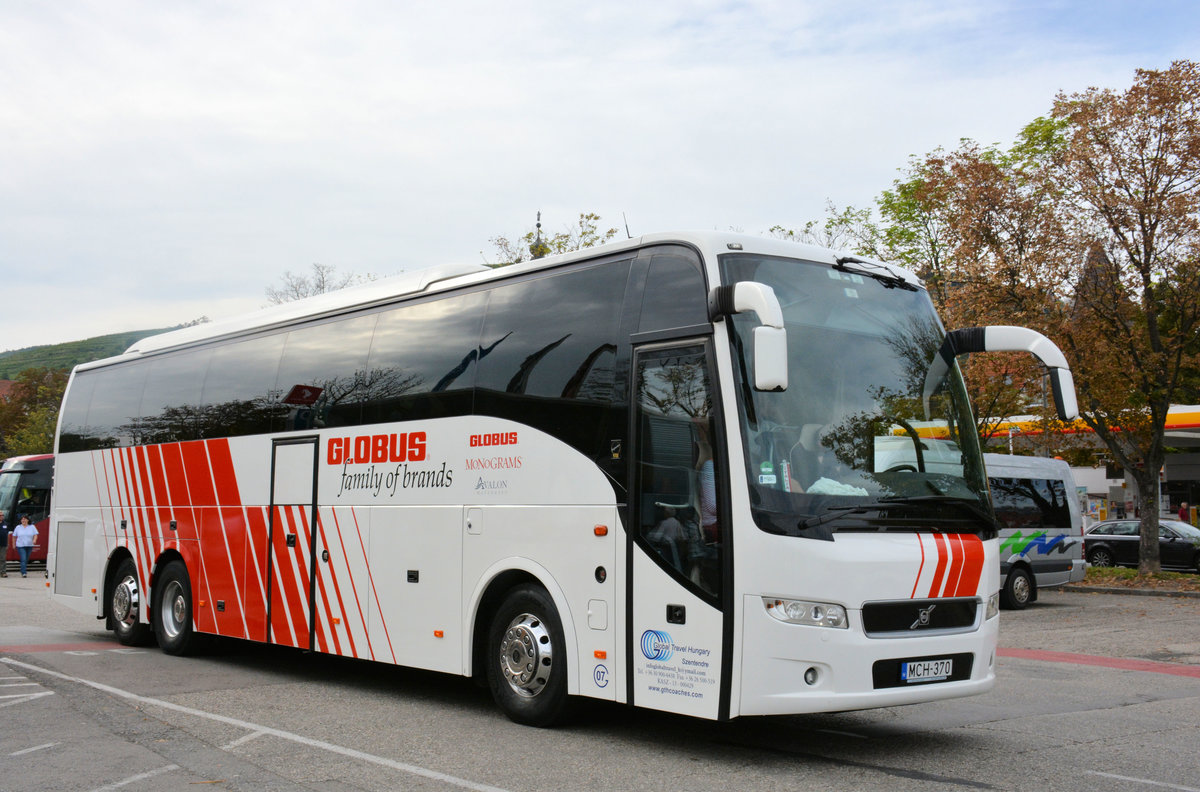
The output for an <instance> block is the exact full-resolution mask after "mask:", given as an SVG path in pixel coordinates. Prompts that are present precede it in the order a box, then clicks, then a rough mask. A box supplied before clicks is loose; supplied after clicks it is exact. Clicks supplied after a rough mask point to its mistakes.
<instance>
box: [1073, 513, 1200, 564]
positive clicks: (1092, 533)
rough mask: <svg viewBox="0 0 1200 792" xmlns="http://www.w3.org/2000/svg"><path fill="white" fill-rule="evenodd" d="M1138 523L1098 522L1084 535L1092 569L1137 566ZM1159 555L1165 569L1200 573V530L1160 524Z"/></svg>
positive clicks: (1173, 522) (1168, 522) (1181, 524)
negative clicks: (1093, 567)
mask: <svg viewBox="0 0 1200 792" xmlns="http://www.w3.org/2000/svg"><path fill="white" fill-rule="evenodd" d="M1140 539H1141V537H1140V536H1139V535H1138V521H1137V520H1109V521H1107V522H1102V523H1096V524H1095V525H1093V526H1092V527H1091V528H1090V529H1088V532H1087V533H1086V534H1084V536H1083V552H1084V557H1085V558H1087V560H1088V563H1089V564H1091V565H1092V566H1133V567H1135V566H1137V564H1138V543H1139V541H1140ZM1158 553H1159V560H1160V561H1161V562H1162V566H1163V569H1186V570H1188V571H1189V572H1200V528H1195V527H1193V526H1191V525H1188V524H1187V523H1185V522H1180V521H1179V520H1161V521H1160V522H1159V524H1158Z"/></svg>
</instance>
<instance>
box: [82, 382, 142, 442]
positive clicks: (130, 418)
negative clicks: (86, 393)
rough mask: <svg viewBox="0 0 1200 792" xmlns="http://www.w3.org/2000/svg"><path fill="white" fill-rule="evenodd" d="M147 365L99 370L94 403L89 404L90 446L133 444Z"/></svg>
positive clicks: (88, 431)
mask: <svg viewBox="0 0 1200 792" xmlns="http://www.w3.org/2000/svg"><path fill="white" fill-rule="evenodd" d="M145 383H146V367H145V366H139V365H137V364H128V365H124V366H114V367H113V368H107V369H103V370H101V371H98V372H96V375H95V389H94V390H93V391H92V403H91V406H89V407H88V417H87V436H88V438H89V444H90V445H89V447H90V448H116V447H120V446H127V445H131V444H132V442H133V430H134V426H135V425H136V423H137V418H138V413H139V411H140V409H141V403H142V388H143V387H144V386H145Z"/></svg>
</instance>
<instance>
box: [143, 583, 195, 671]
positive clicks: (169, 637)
mask: <svg viewBox="0 0 1200 792" xmlns="http://www.w3.org/2000/svg"><path fill="white" fill-rule="evenodd" d="M151 617H152V620H153V622H154V635H155V637H156V638H157V639H158V646H159V648H161V649H162V650H163V651H164V652H166V653H167V654H172V655H184V654H187V653H188V652H189V651H190V650H191V648H192V644H193V643H194V639H195V637H196V636H195V633H194V632H193V631H192V583H191V581H190V580H189V579H188V573H187V567H185V566H184V565H183V562H182V561H172V562H170V563H169V564H167V565H166V567H165V568H164V569H163V571H162V572H161V573H159V575H158V580H157V581H156V582H155V584H154V607H153V608H151Z"/></svg>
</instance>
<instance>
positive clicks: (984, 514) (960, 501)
mask: <svg viewBox="0 0 1200 792" xmlns="http://www.w3.org/2000/svg"><path fill="white" fill-rule="evenodd" d="M879 500H880V502H881V503H939V504H941V503H944V504H946V505H947V506H957V507H958V508H959V509H962V510H963V511H965V512H967V513H968V514H970V515H971V516H972V517H978V518H979V519H981V520H983V521H984V522H986V523H987V524H988V525H993V524H995V522H996V518H995V517H994V516H992V514H991V513H990V512H988V511H987V510H986V509H982V508H980V507H979V506H976V505H975V504H974V503H972V502H971V501H969V500H967V499H966V498H956V497H954V496H953V495H914V496H912V497H909V498H880V499H879Z"/></svg>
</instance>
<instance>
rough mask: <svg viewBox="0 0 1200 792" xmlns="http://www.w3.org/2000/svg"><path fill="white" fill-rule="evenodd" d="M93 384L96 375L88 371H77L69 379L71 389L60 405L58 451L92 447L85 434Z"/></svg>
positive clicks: (82, 449) (63, 451) (81, 449)
mask: <svg viewBox="0 0 1200 792" xmlns="http://www.w3.org/2000/svg"><path fill="white" fill-rule="evenodd" d="M95 386H96V375H95V374H94V373H92V372H90V371H81V372H79V373H77V374H76V375H75V379H73V380H72V381H71V389H70V390H69V391H67V398H66V400H65V401H64V403H63V406H62V418H61V423H62V427H61V431H59V434H58V450H59V452H60V453H66V452H68V451H86V450H87V449H89V448H91V447H92V446H91V445H90V443H89V439H88V435H87V412H88V407H89V406H91V403H92V391H93V390H94V389H95Z"/></svg>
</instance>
